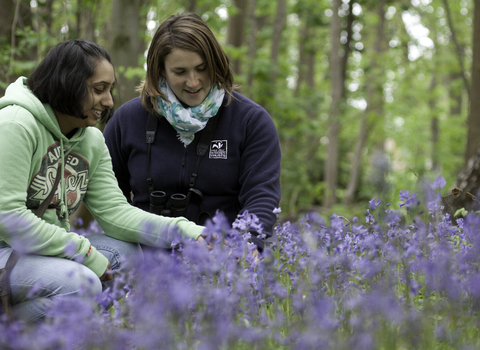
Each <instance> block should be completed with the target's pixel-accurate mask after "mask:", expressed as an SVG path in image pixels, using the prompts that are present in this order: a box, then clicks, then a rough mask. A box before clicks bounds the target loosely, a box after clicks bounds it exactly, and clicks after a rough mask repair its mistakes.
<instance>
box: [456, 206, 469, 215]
mask: <svg viewBox="0 0 480 350" xmlns="http://www.w3.org/2000/svg"><path fill="white" fill-rule="evenodd" d="M467 214H468V211H466V210H465V208H461V209H458V210H457V211H456V212H455V214H454V217H458V216H460V215H461V216H462V217H465V216H467Z"/></svg>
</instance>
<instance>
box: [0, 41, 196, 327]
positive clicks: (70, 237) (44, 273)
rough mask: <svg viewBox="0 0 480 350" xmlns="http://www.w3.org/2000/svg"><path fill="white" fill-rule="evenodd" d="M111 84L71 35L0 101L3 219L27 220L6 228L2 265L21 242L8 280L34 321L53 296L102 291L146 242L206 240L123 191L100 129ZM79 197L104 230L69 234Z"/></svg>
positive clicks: (91, 47)
mask: <svg viewBox="0 0 480 350" xmlns="http://www.w3.org/2000/svg"><path fill="white" fill-rule="evenodd" d="M114 85H115V73H114V68H113V66H112V63H111V60H110V57H109V55H108V53H107V52H106V51H105V50H104V49H103V48H102V47H100V46H98V45H97V44H95V43H92V42H89V41H85V40H70V41H66V42H62V43H60V44H58V45H57V46H56V47H55V48H53V49H52V50H51V51H50V52H49V53H48V54H47V56H46V57H45V59H44V60H43V61H42V62H41V63H40V64H39V66H38V67H37V68H36V69H35V71H34V72H33V73H32V74H31V75H30V77H29V78H28V79H27V78H24V77H21V78H19V79H18V80H17V81H16V82H14V83H12V84H11V85H10V86H9V87H8V88H7V90H6V93H5V96H4V97H2V98H1V99H0V150H1V152H0V194H1V195H0V226H2V225H3V226H4V227H5V226H9V225H10V226H11V222H12V221H11V220H14V221H15V222H21V223H22V224H21V225H15V226H16V227H15V229H14V230H6V229H3V230H2V229H0V268H3V267H4V266H5V265H6V263H7V261H8V260H9V258H10V257H11V256H12V250H14V249H15V248H16V247H18V249H21V250H22V251H23V253H24V254H21V255H20V256H19V259H18V261H17V262H16V264H15V266H14V267H13V269H12V270H11V272H10V273H9V277H8V282H9V285H10V289H11V293H10V300H11V311H12V312H13V316H14V317H15V319H19V320H24V321H25V322H35V321H38V320H41V319H43V318H44V317H45V313H46V310H47V309H48V308H49V307H50V306H51V305H52V304H53V303H55V301H56V300H59V299H61V298H65V297H72V296H75V295H77V294H78V293H79V291H81V290H85V288H88V289H90V290H91V291H92V292H93V293H98V292H100V291H101V290H102V282H103V284H104V285H103V288H105V283H108V281H110V282H111V279H112V278H113V272H115V271H116V270H118V269H119V268H120V267H121V264H122V258H128V257H129V256H131V255H132V254H136V253H140V252H141V248H140V247H141V245H140V244H145V245H150V246H155V247H169V246H170V244H171V242H172V240H173V236H174V233H175V232H177V233H180V234H181V236H182V237H183V239H186V238H192V239H197V240H202V238H201V236H200V234H201V232H202V230H203V227H202V226H198V225H196V224H194V223H192V222H190V221H188V220H186V219H184V218H167V217H162V216H157V215H154V214H150V213H147V212H145V211H142V210H140V209H138V208H135V207H133V206H131V205H130V204H128V203H127V201H126V199H125V196H124V195H123V193H122V192H121V191H120V189H119V188H118V184H117V180H116V178H115V176H114V173H113V171H112V165H111V160H110V156H109V153H108V150H107V147H106V146H105V142H104V139H103V135H102V133H101V132H100V131H99V130H98V129H97V128H95V127H93V126H95V125H96V124H97V122H98V120H99V119H100V118H102V117H106V116H107V115H108V114H109V113H110V112H111V110H112V108H113V100H112V94H111V91H112V88H113V87H114ZM82 201H83V202H84V204H85V205H86V207H87V208H88V209H89V211H90V212H91V213H92V214H93V216H94V218H95V219H96V220H97V222H98V223H99V225H100V227H101V228H102V230H103V231H104V233H105V234H94V235H87V236H81V235H79V234H77V233H75V232H71V231H70V227H69V223H68V222H69V221H68V216H69V214H72V213H73V212H74V211H75V210H76V209H77V208H78V206H79V205H80V203H81V202H82ZM147 223H148V225H147ZM175 239H177V237H175ZM34 287H35V290H36V293H34V297H32V296H31V295H29V293H30V292H31V290H32V288H34ZM30 294H32V293H30Z"/></svg>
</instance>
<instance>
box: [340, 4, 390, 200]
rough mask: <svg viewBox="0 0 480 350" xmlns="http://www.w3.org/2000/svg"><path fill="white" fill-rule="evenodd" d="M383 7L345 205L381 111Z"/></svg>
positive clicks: (352, 189)
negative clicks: (365, 106) (369, 132)
mask: <svg viewBox="0 0 480 350" xmlns="http://www.w3.org/2000/svg"><path fill="white" fill-rule="evenodd" d="M385 7H386V0H381V1H380V3H379V6H378V26H377V38H376V40H375V44H374V49H373V57H372V60H371V63H370V69H369V71H370V74H371V75H370V76H369V77H368V79H367V82H366V85H367V86H366V89H367V95H366V100H367V108H366V109H365V111H364V113H363V115H362V119H361V121H360V131H359V135H358V139H357V144H356V146H355V153H354V157H353V159H352V167H351V169H350V179H349V183H348V186H347V191H346V194H345V198H344V200H343V202H344V204H347V205H348V204H350V203H352V201H353V199H354V198H355V193H356V191H357V188H358V182H359V178H360V164H361V156H362V151H363V149H364V147H365V144H366V142H367V138H368V134H367V131H369V130H371V129H372V128H373V127H374V125H375V124H377V120H378V118H379V117H380V116H381V115H382V113H383V87H382V77H381V74H383V69H382V68H381V67H382V66H383V60H382V58H381V56H382V54H383V52H384V51H385V45H384V41H385V37H384V33H385ZM379 143H382V140H380V141H379Z"/></svg>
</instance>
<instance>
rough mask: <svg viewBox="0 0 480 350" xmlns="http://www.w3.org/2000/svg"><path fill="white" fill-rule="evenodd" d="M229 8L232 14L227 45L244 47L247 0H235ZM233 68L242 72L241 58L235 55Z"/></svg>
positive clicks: (234, 70) (229, 20) (236, 71)
mask: <svg viewBox="0 0 480 350" xmlns="http://www.w3.org/2000/svg"><path fill="white" fill-rule="evenodd" d="M233 5H234V6H231V7H230V8H229V10H232V14H231V15H230V16H229V18H228V29H227V45H231V46H233V47H235V48H240V47H242V45H243V43H244V40H245V19H246V17H247V5H248V1H247V0H234V1H233ZM231 62H232V69H233V72H234V73H236V74H241V65H240V62H241V61H240V58H239V57H234V58H233V59H232V60H231Z"/></svg>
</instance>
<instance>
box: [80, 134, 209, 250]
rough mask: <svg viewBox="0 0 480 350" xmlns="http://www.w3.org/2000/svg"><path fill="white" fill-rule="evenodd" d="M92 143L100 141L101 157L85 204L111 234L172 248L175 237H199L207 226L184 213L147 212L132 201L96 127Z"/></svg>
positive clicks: (92, 177) (93, 173) (89, 185)
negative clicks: (114, 171)
mask: <svg viewBox="0 0 480 350" xmlns="http://www.w3.org/2000/svg"><path fill="white" fill-rule="evenodd" d="M94 134H95V135H94V136H95V140H94V141H92V144H95V145H97V144H98V145H99V148H98V150H97V152H99V153H100V155H101V157H100V159H99V161H98V163H97V164H95V165H93V164H92V167H91V169H90V171H91V174H90V178H89V182H88V188H87V193H86V195H85V198H84V202H85V205H86V206H87V208H88V209H89V211H90V212H91V213H92V215H93V216H94V218H95V219H96V220H97V221H98V223H99V224H100V227H102V229H103V230H104V231H105V233H106V234H107V235H109V236H111V237H114V238H117V239H120V240H124V241H128V242H135V243H142V244H146V245H150V246H155V247H163V248H169V247H171V244H172V242H173V241H175V240H177V239H178V238H180V237H177V236H176V234H177V233H179V234H180V235H181V238H182V239H185V238H193V239H197V238H198V236H200V234H201V232H202V231H203V229H204V227H203V226H199V225H196V224H195V223H193V222H191V221H188V220H187V219H185V218H183V217H178V218H170V217H164V216H159V215H155V214H151V213H148V212H146V211H143V210H141V209H138V208H136V207H133V206H132V205H130V204H129V203H128V202H127V200H126V198H125V196H124V195H123V193H122V191H121V190H120V188H119V187H118V183H117V179H116V178H115V175H114V173H113V170H112V161H111V158H110V155H109V152H108V149H107V146H106V145H105V141H104V138H103V135H102V134H101V132H100V131H98V130H95V133H94Z"/></svg>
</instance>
